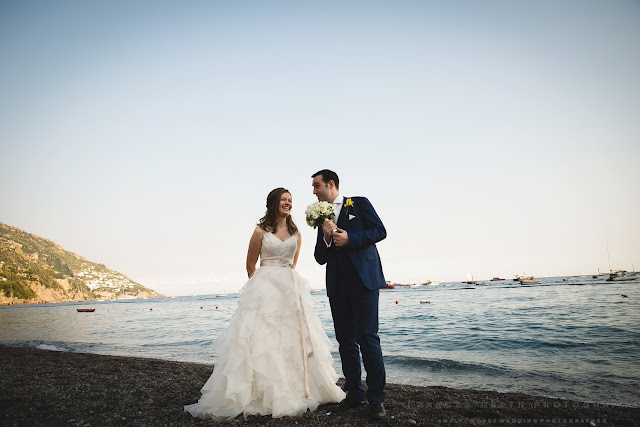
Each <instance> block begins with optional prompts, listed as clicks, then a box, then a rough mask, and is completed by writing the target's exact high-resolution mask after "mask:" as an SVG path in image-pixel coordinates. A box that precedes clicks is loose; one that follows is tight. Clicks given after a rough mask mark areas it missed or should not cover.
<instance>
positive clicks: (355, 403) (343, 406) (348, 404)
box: [329, 399, 364, 414]
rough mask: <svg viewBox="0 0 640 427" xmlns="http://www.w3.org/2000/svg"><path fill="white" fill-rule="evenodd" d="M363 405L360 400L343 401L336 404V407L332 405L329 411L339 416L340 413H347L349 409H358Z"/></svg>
mask: <svg viewBox="0 0 640 427" xmlns="http://www.w3.org/2000/svg"><path fill="white" fill-rule="evenodd" d="M363 404H364V402H363V401H362V400H356V399H344V400H343V401H342V402H340V403H338V404H337V405H333V406H332V407H330V408H329V411H331V412H332V413H334V414H339V413H341V412H345V411H348V410H349V409H353V408H358V407H360V406H362V405H363Z"/></svg>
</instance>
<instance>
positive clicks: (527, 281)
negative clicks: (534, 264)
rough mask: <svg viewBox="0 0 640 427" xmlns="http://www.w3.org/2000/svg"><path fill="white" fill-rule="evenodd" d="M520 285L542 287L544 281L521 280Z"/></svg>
mask: <svg viewBox="0 0 640 427" xmlns="http://www.w3.org/2000/svg"><path fill="white" fill-rule="evenodd" d="M520 284H521V285H540V284H542V280H535V279H527V280H520Z"/></svg>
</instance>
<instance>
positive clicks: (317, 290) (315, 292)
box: [311, 288, 322, 294]
mask: <svg viewBox="0 0 640 427" xmlns="http://www.w3.org/2000/svg"><path fill="white" fill-rule="evenodd" d="M321 292H322V289H318V288H314V289H311V293H312V294H319V293H321Z"/></svg>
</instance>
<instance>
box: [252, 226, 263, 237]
mask: <svg viewBox="0 0 640 427" xmlns="http://www.w3.org/2000/svg"><path fill="white" fill-rule="evenodd" d="M264 233H265V231H264V230H263V229H262V228H261V227H260V226H257V227H256V228H255V230H253V234H252V235H251V238H252V239H256V238H258V239H262V236H264Z"/></svg>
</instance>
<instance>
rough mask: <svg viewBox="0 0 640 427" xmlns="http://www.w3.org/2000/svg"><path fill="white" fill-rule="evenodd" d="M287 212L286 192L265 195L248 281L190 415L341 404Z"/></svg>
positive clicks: (293, 412)
mask: <svg viewBox="0 0 640 427" xmlns="http://www.w3.org/2000/svg"><path fill="white" fill-rule="evenodd" d="M291 206H292V202H291V194H290V193H289V191H288V190H286V189H284V188H276V189H275V190H273V191H271V192H270V193H269V195H268V196H267V212H266V214H265V215H264V217H262V218H261V219H260V221H259V223H258V226H257V227H256V229H255V231H254V232H253V235H252V236H251V240H250V242H249V250H248V252H247V273H248V274H249V280H248V281H247V283H246V284H245V285H244V287H243V288H242V289H241V290H240V296H239V298H238V309H237V310H236V312H235V313H234V314H233V316H232V317H231V320H230V323H229V326H228V327H227V329H226V330H225V331H224V332H222V333H221V334H220V335H219V336H218V338H217V339H216V341H215V344H214V349H215V352H216V354H217V356H218V360H217V363H216V364H215V367H214V370H213V373H212V374H211V377H210V378H209V380H207V382H206V383H205V385H204V386H203V387H202V397H200V400H199V401H198V403H194V404H193V405H188V406H185V407H184V409H185V411H188V412H190V413H191V415H193V416H194V417H200V418H213V419H215V420H216V421H227V420H231V419H233V418H235V417H236V416H237V415H239V414H244V415H245V416H247V415H269V414H270V415H272V416H273V417H274V418H277V417H282V416H286V415H290V416H299V415H302V414H303V413H305V412H306V411H307V410H311V411H313V410H315V409H316V408H317V407H318V405H321V404H323V403H329V402H332V403H333V402H340V401H342V400H343V399H344V398H345V393H344V392H343V391H342V390H341V389H340V387H338V386H337V385H336V381H337V380H338V375H337V374H336V371H335V370H334V369H333V366H332V362H333V359H332V357H331V353H330V347H331V343H330V341H329V339H328V338H327V336H326V334H325V333H324V331H323V330H322V325H321V324H320V319H318V316H317V315H316V313H315V311H314V310H313V308H312V307H311V297H310V295H309V293H310V286H309V283H308V282H307V281H306V280H305V279H303V278H302V276H300V275H299V274H298V273H297V272H296V271H295V270H294V267H295V266H296V262H297V261H298V254H299V253H300V244H301V237H300V234H299V233H298V229H297V227H296V225H295V224H294V222H293V219H292V218H291ZM258 256H259V257H260V268H258V269H257V270H256V267H255V266H256V262H257V261H258Z"/></svg>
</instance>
